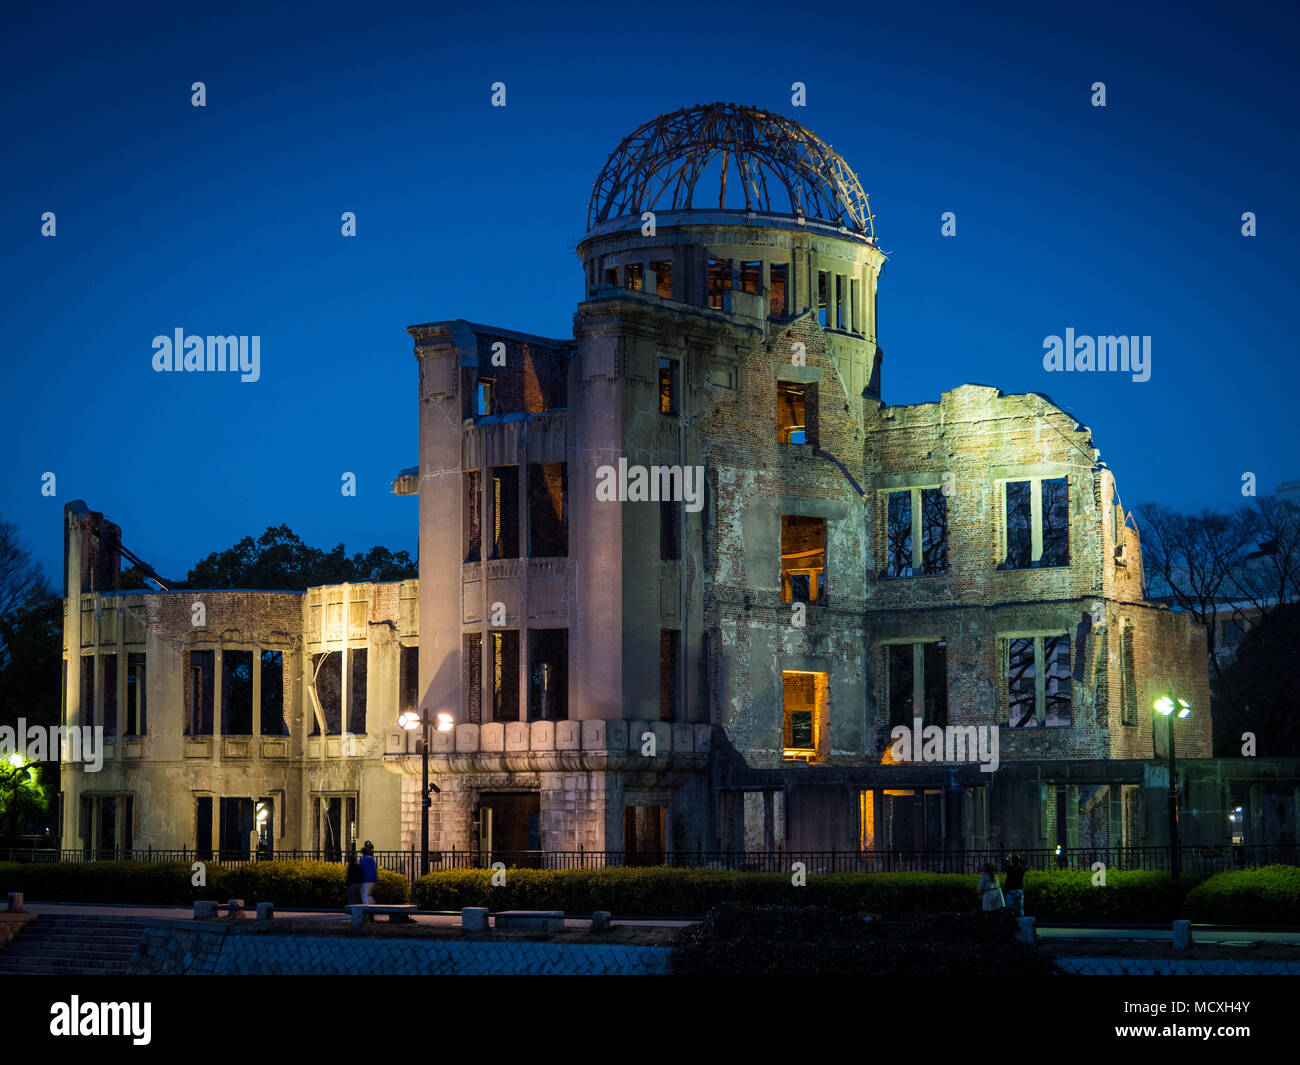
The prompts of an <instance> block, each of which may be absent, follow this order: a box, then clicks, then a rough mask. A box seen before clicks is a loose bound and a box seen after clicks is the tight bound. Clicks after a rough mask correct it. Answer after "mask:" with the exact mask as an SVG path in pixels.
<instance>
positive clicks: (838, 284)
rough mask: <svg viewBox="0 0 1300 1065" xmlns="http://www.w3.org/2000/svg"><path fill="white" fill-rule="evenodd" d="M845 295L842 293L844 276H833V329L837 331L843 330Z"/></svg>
mask: <svg viewBox="0 0 1300 1065" xmlns="http://www.w3.org/2000/svg"><path fill="white" fill-rule="evenodd" d="M845 295H846V293H845V291H844V275H843V274H836V275H835V328H836V329H839V330H843V329H844V304H845Z"/></svg>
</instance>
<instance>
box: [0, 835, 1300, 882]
mask: <svg viewBox="0 0 1300 1065" xmlns="http://www.w3.org/2000/svg"><path fill="white" fill-rule="evenodd" d="M1179 851H1180V853H1181V857H1182V868H1183V871H1184V872H1187V873H1201V874H1205V875H1210V874H1213V873H1219V872H1224V871H1225V870H1230V869H1248V868H1253V867H1257V866H1263V865H1300V847H1297V845H1296V844H1294V843H1274V844H1268V843H1257V844H1224V845H1222V846H1205V845H1199V844H1198V845H1190V846H1184V847H1180V848H1179ZM1012 854H1018V855H1019V856H1020V857H1022V858H1023V859H1024V861H1025V865H1026V867H1027V868H1030V869H1039V870H1049V869H1074V870H1081V871H1085V872H1086V871H1089V870H1094V869H1095V868H1096V867H1097V864H1098V863H1101V864H1102V865H1104V866H1105V867H1106V869H1107V870H1114V869H1147V870H1167V869H1168V868H1169V859H1170V848H1169V847H1159V846H1145V847H1071V848H1055V847H1046V848H1038V849H1019V850H1011V849H998V850H912V851H836V850H829V851H765V852H755V851H706V850H693V851H675V852H672V853H667V854H658V853H653V852H652V853H644V852H630V851H586V850H576V851H493V852H491V853H481V852H479V851H463V850H462V851H458V850H445V851H430V852H429V856H428V857H429V868H430V869H431V870H435V871H436V870H440V869H481V868H487V867H489V866H491V865H493V864H494V863H496V862H500V863H502V864H503V865H505V866H506V868H509V869H601V868H607V867H628V868H630V867H646V866H670V867H675V868H685V869H729V870H736V871H739V872H754V873H790V872H791V871H792V870H793V868H794V864H795V863H796V862H799V863H802V865H803V868H804V871H805V872H808V873H901V872H924V873H978V872H981V871H982V870H983V868H984V866H985V865H986V864H991V865H992V866H993V867H994V868H995V869H997V870H998V871H999V872H1001V871H1003V870H1005V868H1006V865H1007V859H1008V858H1010V857H1011V855H1012ZM345 857H346V856H345V855H344V854H343V853H341V852H340V851H338V850H326V851H319V850H317V851H311V850H277V851H275V852H274V853H273V854H265V853H263V854H257V855H253V854H250V852H249V851H246V850H245V851H219V850H212V851H195V850H192V849H185V848H181V849H180V850H154V849H152V848H149V849H145V850H130V851H123V850H87V849H85V848H78V849H76V850H57V849H54V848H40V847H32V848H26V847H14V848H7V849H0V861H18V862H95V861H136V862H186V863H192V862H195V861H202V862H215V863H217V864H219V865H225V866H232V865H233V866H238V865H246V864H248V863H250V862H259V861H321V862H335V863H338V862H342V861H344V860H345ZM375 859H376V860H377V861H378V863H379V866H380V868H382V869H389V870H392V871H393V872H395V873H400V874H401V875H402V876H405V877H407V878H408V879H414V878H415V877H417V876H418V875H419V873H420V866H421V863H420V854H419V852H418V851H416V850H415V849H414V848H410V849H408V850H389V851H375Z"/></svg>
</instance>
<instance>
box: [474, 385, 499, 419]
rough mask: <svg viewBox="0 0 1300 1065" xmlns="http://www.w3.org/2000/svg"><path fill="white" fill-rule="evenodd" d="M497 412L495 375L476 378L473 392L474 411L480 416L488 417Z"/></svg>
mask: <svg viewBox="0 0 1300 1065" xmlns="http://www.w3.org/2000/svg"><path fill="white" fill-rule="evenodd" d="M496 412H497V382H496V378H495V377H482V376H480V377H479V379H478V388H477V390H476V391H475V394H474V413H475V415H476V416H478V417H480V418H490V417H491V416H492V415H494V414H496Z"/></svg>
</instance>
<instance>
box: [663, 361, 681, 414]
mask: <svg viewBox="0 0 1300 1065" xmlns="http://www.w3.org/2000/svg"><path fill="white" fill-rule="evenodd" d="M677 410H678V402H677V360H676V359H665V358H662V357H661V358H660V359H659V413H660V414H676V413H677Z"/></svg>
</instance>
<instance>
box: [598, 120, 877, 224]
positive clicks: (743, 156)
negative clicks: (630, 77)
mask: <svg viewBox="0 0 1300 1065" xmlns="http://www.w3.org/2000/svg"><path fill="white" fill-rule="evenodd" d="M719 155H721V162H722V177H721V181H720V187H719V189H718V207H719V209H722V208H724V203H725V200H726V196H727V173H728V171H729V170H730V165H729V164H730V163H731V162H734V163H735V167H736V170H737V172H738V173H739V174H740V180H741V188H742V190H743V191H744V195H745V209H746V210H749V211H762V212H765V213H769V214H779V213H784V211H783V209H782V208H781V207H780V206H779V205H777V206H774V205H773V203H772V194H771V192H770V191H769V188H768V181H769V178H770V179H771V180H772V185H773V187H774V188H776V187H778V186H779V187H784V188H785V191H786V193H787V194H788V195H789V200H790V202H789V208H788V213H790V214H801V215H803V216H804V217H807V218H812V219H816V220H819V221H823V222H838V223H839V224H841V225H844V226H848V227H849V228H851V229H854V230H856V231H857V232H858V233H862V234H865V235H867V236H868V237H871V238H872V239H873V240H874V238H875V226H874V220H873V218H872V216H871V209H870V207H869V206H868V204H867V194H866V193H865V192H863V191H862V183H861V182H860V181H858V176H857V175H856V174H855V173H854V172H853V171H852V169H850V167H849V165H848V163H846V162H845V161H844V160H843V159H841V158H840V156H839V155H837V154H836V153H835V152H834V151H833V150H832V148H831V146H830V145H829V144H827V143H826V142H825V141H823V140H822V139H821V138H820V137H818V136H817V134H815V133H813V132H812V130H809V129H805V128H804V127H803V126H801V125H799V123H798V122H795V121H793V120H792V119H789V118H786V117H785V116H784V115H778V114H774V113H773V112H771V111H762V110H760V109H758V108H757V107H742V106H740V105H739V104H723V103H716V104H705V105H703V106H699V107H689V108H683V109H682V110H680V111H673V112H672V113H671V114H667V115H660V116H659V117H658V118H656V119H653V120H652V121H650V122H647V123H645V125H643V126H640V127H638V128H637V129H636V130H634V131H633V132H632V133H630V134H628V135H627V136H626V137H624V138H623V141H622V143H621V144H619V146H618V147H617V148H615V149H614V152H613V154H612V155H610V157H609V159H608V161H607V162H606V163H605V166H604V168H603V169H602V170H601V172H600V176H599V177H598V178H597V179H596V184H595V186H594V188H593V190H592V194H591V203H590V204H589V205H588V208H587V229H588V231H590V230H591V229H593V228H594V227H595V226H598V225H600V224H601V223H602V222H606V221H609V220H610V219H612V218H620V217H622V216H624V215H636V216H638V217H639V216H640V215H641V214H642V213H643V212H645V211H656V210H659V211H674V210H691V209H692V208H693V205H692V199H693V197H694V195H695V185H696V182H698V181H699V179H700V176H701V175H702V174H703V173H704V171H705V170H706V169H707V168H708V166H709V164H710V163H711V162H713V160H714V159H715V158H717V157H718V156H719Z"/></svg>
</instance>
